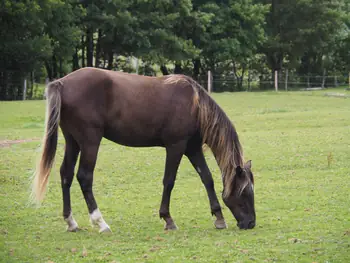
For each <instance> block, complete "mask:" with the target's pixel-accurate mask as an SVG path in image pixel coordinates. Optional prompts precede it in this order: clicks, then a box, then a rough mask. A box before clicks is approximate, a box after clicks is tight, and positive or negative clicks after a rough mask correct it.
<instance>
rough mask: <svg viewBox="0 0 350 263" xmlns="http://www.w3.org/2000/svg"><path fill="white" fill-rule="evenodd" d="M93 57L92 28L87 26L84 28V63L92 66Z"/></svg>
mask: <svg viewBox="0 0 350 263" xmlns="http://www.w3.org/2000/svg"><path fill="white" fill-rule="evenodd" d="M93 58H94V38H93V30H92V28H91V27H90V26H89V27H88V28H87V30H86V65H87V66H88V67H93Z"/></svg>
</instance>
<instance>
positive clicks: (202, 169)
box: [186, 145, 227, 229]
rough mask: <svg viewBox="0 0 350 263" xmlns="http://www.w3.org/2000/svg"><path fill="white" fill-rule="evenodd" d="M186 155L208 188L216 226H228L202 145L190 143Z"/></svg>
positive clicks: (219, 227)
mask: <svg viewBox="0 0 350 263" xmlns="http://www.w3.org/2000/svg"><path fill="white" fill-rule="evenodd" d="M186 156H187V157H188V159H189V160H190V162H191V164H192V165H193V167H194V168H195V169H196V171H197V172H198V174H199V176H200V178H201V180H202V183H203V184H204V186H205V189H206V190H207V194H208V198H209V202H210V209H211V213H212V215H215V217H216V220H215V223H214V224H215V227H216V228H217V229H224V228H227V225H226V222H225V219H224V216H223V214H222V211H221V206H220V204H219V201H218V198H217V196H216V193H215V188H214V181H213V177H212V175H211V172H210V170H209V168H208V165H207V163H206V161H205V158H204V155H203V150H202V146H201V145H197V146H195V147H191V145H189V147H188V149H187V150H186Z"/></svg>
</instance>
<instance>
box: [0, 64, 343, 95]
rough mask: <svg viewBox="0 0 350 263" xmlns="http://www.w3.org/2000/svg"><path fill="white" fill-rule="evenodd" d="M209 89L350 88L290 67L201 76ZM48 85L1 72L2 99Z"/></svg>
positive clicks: (37, 91)
mask: <svg viewBox="0 0 350 263" xmlns="http://www.w3.org/2000/svg"><path fill="white" fill-rule="evenodd" d="M197 80H198V82H199V83H200V84H201V85H202V86H203V87H205V88H207V89H208V90H209V92H211V91H213V92H223V91H228V92H232V91H264V90H276V91H280V90H302V89H323V88H334V87H339V86H347V85H349V88H350V73H349V75H328V76H327V75H323V76H318V75H300V74H296V73H295V72H291V73H290V72H288V70H284V71H280V72H277V71H276V72H275V74H273V75H272V74H261V73H259V72H250V74H247V75H244V76H236V75H233V74H226V75H224V74H221V75H217V74H212V73H211V72H210V71H209V72H208V74H207V75H202V76H199V77H198V78H197ZM43 98H44V84H38V83H36V82H35V76H34V73H31V74H23V73H22V72H19V71H0V100H25V99H43Z"/></svg>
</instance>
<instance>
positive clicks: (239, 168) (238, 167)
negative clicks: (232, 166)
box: [236, 165, 243, 176]
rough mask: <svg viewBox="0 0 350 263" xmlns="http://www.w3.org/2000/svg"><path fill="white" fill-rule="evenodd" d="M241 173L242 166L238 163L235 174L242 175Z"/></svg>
mask: <svg viewBox="0 0 350 263" xmlns="http://www.w3.org/2000/svg"><path fill="white" fill-rule="evenodd" d="M242 174H243V170H242V167H241V166H239V165H238V166H237V167H236V175H238V176H242Z"/></svg>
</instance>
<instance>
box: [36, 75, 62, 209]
mask: <svg viewBox="0 0 350 263" xmlns="http://www.w3.org/2000/svg"><path fill="white" fill-rule="evenodd" d="M61 86H62V82H61V81H60V80H57V81H54V82H51V83H50V84H48V86H47V89H46V101H47V102H46V119H45V133H44V137H43V143H42V147H43V149H42V155H41V158H40V160H39V162H38V164H37V168H36V171H35V174H34V180H33V186H32V197H33V199H35V201H36V202H39V203H40V202H41V201H42V200H43V198H44V195H45V191H46V185H47V183H48V179H49V175H50V171H51V168H52V165H53V163H54V159H55V155H56V148H57V136H58V124H59V120H60V113H61V93H60V88H61Z"/></svg>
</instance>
